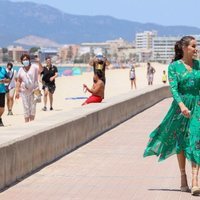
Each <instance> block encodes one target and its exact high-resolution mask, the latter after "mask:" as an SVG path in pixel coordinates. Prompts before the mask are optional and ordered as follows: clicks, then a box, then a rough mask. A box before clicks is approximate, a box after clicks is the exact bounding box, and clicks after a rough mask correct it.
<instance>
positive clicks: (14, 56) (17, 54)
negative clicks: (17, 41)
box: [8, 46, 28, 63]
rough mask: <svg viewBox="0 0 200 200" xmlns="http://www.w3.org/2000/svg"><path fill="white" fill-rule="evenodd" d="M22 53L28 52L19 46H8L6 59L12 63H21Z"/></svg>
mask: <svg viewBox="0 0 200 200" xmlns="http://www.w3.org/2000/svg"><path fill="white" fill-rule="evenodd" d="M24 53H28V50H25V49H24V48H23V47H21V46H9V47H8V60H9V61H12V62H14V63H21V59H20V58H21V56H22V54H24Z"/></svg>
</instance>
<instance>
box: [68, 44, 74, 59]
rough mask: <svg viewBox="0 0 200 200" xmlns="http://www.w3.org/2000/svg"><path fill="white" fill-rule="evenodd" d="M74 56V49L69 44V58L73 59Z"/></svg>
mask: <svg viewBox="0 0 200 200" xmlns="http://www.w3.org/2000/svg"><path fill="white" fill-rule="evenodd" d="M72 58H73V49H72V46H69V48H68V50H67V60H68V61H71V60H72Z"/></svg>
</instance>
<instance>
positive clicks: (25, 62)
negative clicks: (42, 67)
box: [22, 60, 30, 67]
mask: <svg viewBox="0 0 200 200" xmlns="http://www.w3.org/2000/svg"><path fill="white" fill-rule="evenodd" d="M22 64H23V65H24V66H25V67H28V66H29V65H30V61H29V60H24V61H22Z"/></svg>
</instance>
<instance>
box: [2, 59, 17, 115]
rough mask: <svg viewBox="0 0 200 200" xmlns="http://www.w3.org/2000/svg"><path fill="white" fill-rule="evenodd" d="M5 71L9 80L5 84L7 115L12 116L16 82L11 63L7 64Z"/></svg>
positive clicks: (15, 72) (15, 73) (15, 74)
mask: <svg viewBox="0 0 200 200" xmlns="http://www.w3.org/2000/svg"><path fill="white" fill-rule="evenodd" d="M6 71H7V73H8V76H9V78H10V82H9V83H6V84H5V86H6V99H7V108H8V115H13V112H12V108H13V104H14V95H15V83H16V81H17V71H16V70H14V69H13V64H12V63H11V62H9V63H7V66H6Z"/></svg>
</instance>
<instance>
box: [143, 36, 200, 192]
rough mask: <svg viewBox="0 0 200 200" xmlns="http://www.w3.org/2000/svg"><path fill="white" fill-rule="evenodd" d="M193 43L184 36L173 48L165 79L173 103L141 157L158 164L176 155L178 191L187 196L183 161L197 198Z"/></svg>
mask: <svg viewBox="0 0 200 200" xmlns="http://www.w3.org/2000/svg"><path fill="white" fill-rule="evenodd" d="M196 55H197V42H196V40H195V38H194V37H192V36H184V37H183V38H182V39H181V40H179V41H177V42H176V44H175V58H174V60H173V62H172V63H171V64H170V65H169V67H168V79H169V83H170V90H171V93H172V96H173V98H174V101H173V102H172V105H171V107H170V109H169V111H168V113H167V115H166V116H165V118H164V120H163V121H162V122H161V124H160V125H159V126H158V127H157V128H156V129H155V130H154V131H153V132H152V133H151V134H150V140H149V142H148V145H147V147H146V149H145V152H144V157H146V156H151V155H156V156H159V161H161V160H164V159H166V158H168V157H169V156H171V155H173V154H177V158H178V163H179V168H180V173H181V191H183V192H188V191H189V187H188V183H187V177H186V173H185V160H186V158H187V159H188V160H190V161H191V163H192V189H191V193H192V194H193V195H199V194H200V188H199V187H198V172H199V165H200V62H199V61H198V60H194V57H195V56H196Z"/></svg>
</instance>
